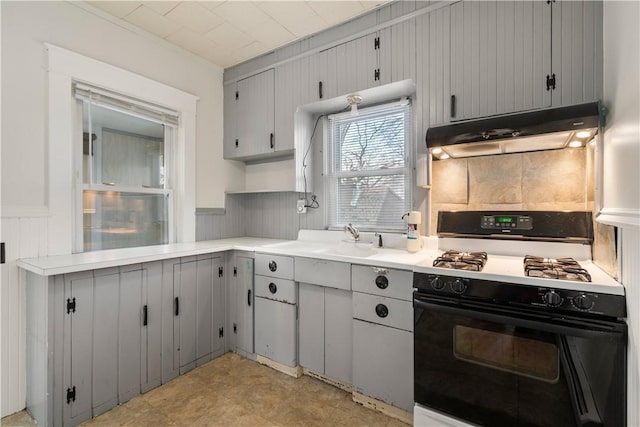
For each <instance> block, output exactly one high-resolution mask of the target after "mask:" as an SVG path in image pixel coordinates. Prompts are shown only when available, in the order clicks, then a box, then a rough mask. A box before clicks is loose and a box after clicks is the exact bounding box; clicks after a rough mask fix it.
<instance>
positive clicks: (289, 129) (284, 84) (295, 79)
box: [275, 57, 315, 152]
mask: <svg viewBox="0 0 640 427" xmlns="http://www.w3.org/2000/svg"><path fill="white" fill-rule="evenodd" d="M275 79H276V81H275V88H276V90H275V151H277V152H288V151H292V150H293V147H294V123H295V121H294V115H295V112H296V110H297V108H298V106H299V105H304V104H307V103H309V102H311V101H314V100H315V98H314V97H313V96H314V93H313V87H312V84H311V80H310V74H309V57H304V58H300V59H297V60H295V61H291V62H287V63H285V64H282V65H280V66H278V67H276V70H275Z"/></svg>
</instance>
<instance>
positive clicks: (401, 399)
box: [353, 319, 413, 411]
mask: <svg viewBox="0 0 640 427" xmlns="http://www.w3.org/2000/svg"><path fill="white" fill-rule="evenodd" d="M353 390H354V391H355V392H357V393H361V394H364V395H367V396H371V397H373V398H375V399H378V400H382V401H383V402H386V403H389V404H391V405H393V406H396V407H398V408H401V409H404V410H406V411H411V410H412V408H413V333H412V332H409V331H405V330H402V329H397V328H392V327H389V326H384V325H380V324H376V323H371V322H366V321H362V320H359V319H354V320H353Z"/></svg>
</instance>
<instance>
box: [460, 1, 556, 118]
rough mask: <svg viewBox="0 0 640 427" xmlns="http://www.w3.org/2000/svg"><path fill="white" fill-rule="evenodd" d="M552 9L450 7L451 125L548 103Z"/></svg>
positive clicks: (525, 4)
mask: <svg viewBox="0 0 640 427" xmlns="http://www.w3.org/2000/svg"><path fill="white" fill-rule="evenodd" d="M550 49H551V8H550V6H549V5H548V4H547V3H546V2H537V1H507V2H465V1H462V2H458V3H455V4H453V5H452V6H451V94H452V97H454V98H455V99H453V98H452V111H451V119H452V120H461V119H469V118H475V117H484V116H490V115H495V114H502V113H509V112H515V111H523V110H531V109H535V108H541V107H546V106H549V105H550V104H551V98H550V96H551V95H550V92H549V91H547V90H546V75H547V74H548V73H549V70H550V69H551V67H550V58H551V56H550V55H551V50H550Z"/></svg>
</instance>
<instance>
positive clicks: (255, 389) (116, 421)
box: [1, 353, 406, 427]
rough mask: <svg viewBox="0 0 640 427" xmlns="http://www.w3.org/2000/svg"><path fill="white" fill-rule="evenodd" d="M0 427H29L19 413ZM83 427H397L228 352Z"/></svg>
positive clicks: (340, 397)
mask: <svg viewBox="0 0 640 427" xmlns="http://www.w3.org/2000/svg"><path fill="white" fill-rule="evenodd" d="M1 424H2V426H3V427H5V426H6V427H34V426H35V423H34V422H33V420H32V419H31V417H29V415H28V414H27V413H26V412H25V411H23V412H20V413H18V414H15V415H12V416H10V417H6V418H4V419H2V422H1ZM83 425H84V426H87V427H100V426H108V427H117V426H123V427H162V426H179V427H191V426H194V427H218V426H220V427H222V426H224V427H233V426H249V427H287V426H302V427H304V426H309V427H316V426H317V427H328V426H330V427H334V426H336V427H339V426H349V427H357V426H367V427H377V426H380V427H401V426H405V427H406V424H403V423H401V422H400V421H397V420H394V419H393V418H390V417H387V416H386V415H383V414H381V413H379V412H376V411H373V410H370V409H367V408H365V407H363V406H361V405H359V404H357V403H354V402H353V401H352V400H351V394H350V393H347V392H345V391H344V390H340V389H338V388H336V387H333V386H330V385H328V384H325V383H323V382H322V381H320V380H317V379H315V378H311V377H308V376H304V377H301V378H297V379H296V378H292V377H289V376H287V375H285V374H282V373H280V372H277V371H275V370H273V369H271V368H269V367H267V366H263V365H260V364H259V363H256V362H254V361H251V360H249V359H245V358H243V357H241V356H238V355H236V354H233V353H227V354H225V355H224V356H222V357H219V358H217V359H216V360H213V361H211V362H210V363H207V364H206V365H203V366H200V367H198V368H196V369H194V370H193V371H191V372H189V373H187V374H185V375H182V376H180V377H178V378H175V379H173V380H171V381H170V382H168V383H167V384H164V385H162V386H160V387H158V388H156V389H154V390H151V391H150V392H148V393H146V394H143V395H141V396H137V397H135V398H133V399H131V400H130V401H129V402H127V403H125V404H123V405H119V406H117V407H115V408H113V409H112V410H111V411H109V412H106V413H104V414H102V415H100V416H99V417H96V418H94V419H92V420H89V421H87V422H86V423H84V424H83Z"/></svg>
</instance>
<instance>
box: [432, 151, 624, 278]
mask: <svg viewBox="0 0 640 427" xmlns="http://www.w3.org/2000/svg"><path fill="white" fill-rule="evenodd" d="M593 159H594V153H593V148H591V147H590V146H587V147H583V148H570V149H564V150H553V151H539V152H531V153H517V154H506V155H504V154H503V155H499V156H483V157H474V158H468V159H447V160H442V161H433V163H432V171H431V172H432V181H431V184H432V185H431V207H432V209H431V221H430V234H431V235H436V229H437V225H438V224H437V221H438V211H440V210H593V209H594V160H593ZM613 236H614V228H613V227H610V226H605V225H602V224H595V239H594V248H593V259H594V261H595V262H596V263H597V264H598V265H600V267H602V268H603V269H604V270H605V271H607V273H609V274H610V275H611V276H613V277H616V276H617V271H616V251H615V239H614V237H613Z"/></svg>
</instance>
